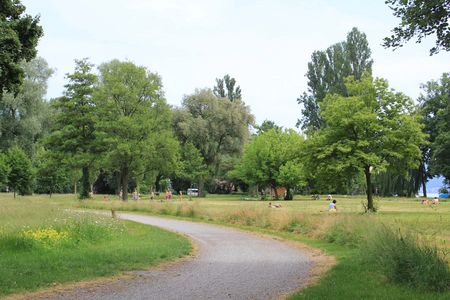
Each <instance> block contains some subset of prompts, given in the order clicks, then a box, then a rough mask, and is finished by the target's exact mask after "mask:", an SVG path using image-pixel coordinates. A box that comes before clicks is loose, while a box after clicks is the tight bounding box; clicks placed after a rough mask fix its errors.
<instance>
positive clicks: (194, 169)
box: [178, 142, 208, 187]
mask: <svg viewBox="0 0 450 300" xmlns="http://www.w3.org/2000/svg"><path fill="white" fill-rule="evenodd" d="M180 151H181V153H180V166H179V168H178V170H179V171H178V172H179V174H178V176H179V177H181V178H184V179H186V180H188V181H189V182H190V184H189V187H190V186H191V185H192V183H195V184H196V185H198V179H199V178H204V177H206V176H207V175H208V169H207V167H206V165H205V163H204V160H203V157H202V155H201V153H200V151H199V150H198V149H197V148H195V146H194V145H193V144H192V143H190V142H187V143H186V144H184V145H183V146H182V147H180Z"/></svg>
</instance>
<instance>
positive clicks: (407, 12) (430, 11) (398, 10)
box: [383, 0, 450, 55]
mask: <svg viewBox="0 0 450 300" xmlns="http://www.w3.org/2000/svg"><path fill="white" fill-rule="evenodd" d="M385 3H386V4H387V5H389V7H390V8H391V9H392V10H393V13H394V16H396V17H398V18H401V22H400V24H399V25H398V26H397V27H395V28H394V29H393V30H392V31H393V34H392V35H391V36H390V37H386V38H385V39H384V43H383V45H384V46H385V47H391V48H394V50H395V49H397V48H399V47H402V46H403V45H404V44H405V43H406V42H408V41H409V40H411V39H412V38H414V37H417V43H420V42H422V39H423V38H425V37H427V36H429V35H433V34H435V35H436V46H434V47H433V48H431V49H430V55H433V54H436V53H438V52H439V51H440V50H444V51H449V50H450V27H449V20H448V19H449V16H450V0H386V1H385Z"/></svg>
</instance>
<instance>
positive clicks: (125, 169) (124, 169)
mask: <svg viewBox="0 0 450 300" xmlns="http://www.w3.org/2000/svg"><path fill="white" fill-rule="evenodd" d="M120 173H121V176H120V177H121V179H122V180H121V181H122V182H121V188H122V200H123V201H128V176H129V171H128V166H124V167H122V170H121V172H120Z"/></svg>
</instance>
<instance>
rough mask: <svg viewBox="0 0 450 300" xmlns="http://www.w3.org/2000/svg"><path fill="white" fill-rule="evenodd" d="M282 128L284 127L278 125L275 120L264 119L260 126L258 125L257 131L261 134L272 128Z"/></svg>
mask: <svg viewBox="0 0 450 300" xmlns="http://www.w3.org/2000/svg"><path fill="white" fill-rule="evenodd" d="M282 128H283V127H282V126H278V125H277V124H275V122H273V121H270V120H264V121H263V122H262V123H261V125H260V126H256V129H257V132H256V133H257V134H261V133H264V132H267V131H269V130H270V129H275V130H281V129H282Z"/></svg>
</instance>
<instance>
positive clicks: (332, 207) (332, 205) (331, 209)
mask: <svg viewBox="0 0 450 300" xmlns="http://www.w3.org/2000/svg"><path fill="white" fill-rule="evenodd" d="M328 211H329V212H336V211H337V207H336V200H333V201H332V202H331V203H330V204H329V205H328Z"/></svg>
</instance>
